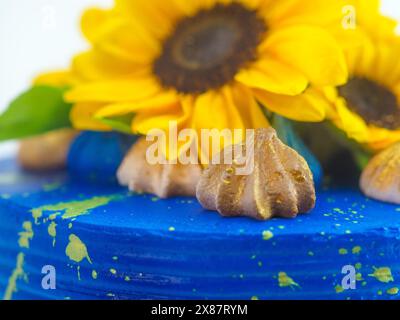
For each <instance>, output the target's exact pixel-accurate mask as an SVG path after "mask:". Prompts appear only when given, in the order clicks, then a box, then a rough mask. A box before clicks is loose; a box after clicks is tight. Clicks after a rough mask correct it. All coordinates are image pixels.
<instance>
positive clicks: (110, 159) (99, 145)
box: [67, 131, 136, 182]
mask: <svg viewBox="0 0 400 320" xmlns="http://www.w3.org/2000/svg"><path fill="white" fill-rule="evenodd" d="M135 139H136V138H135V137H134V136H128V135H124V134H120V133H116V132H92V131H86V132H82V133H81V134H80V135H79V136H78V137H77V138H76V140H75V141H74V142H73V144H72V146H71V148H70V151H69V154H68V160H67V162H68V170H69V172H71V174H72V176H73V177H75V178H84V179H91V180H96V181H99V180H100V181H106V182H109V181H115V174H116V172H117V169H118V167H119V165H120V164H121V162H122V159H123V158H124V156H125V154H126V152H127V151H128V150H129V148H130V147H131V145H132V144H133V142H134V141H135Z"/></svg>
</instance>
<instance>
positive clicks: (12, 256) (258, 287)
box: [0, 160, 400, 299]
mask: <svg viewBox="0 0 400 320" xmlns="http://www.w3.org/2000/svg"><path fill="white" fill-rule="evenodd" d="M0 177H2V178H0V194H1V197H0V221H1V223H0V230H1V232H0V256H1V257H2V259H1V260H0V295H2V298H4V299H26V298H27V299H38V298H39V299H41V298H44V299H156V298H159V299H166V298H170V299H251V298H253V299H256V298H258V299H348V298H351V299H371V298H385V299H388V298H396V297H397V298H398V288H399V287H400V280H399V277H400V263H399V261H400V259H399V255H400V253H399V252H400V250H399V249H400V243H399V241H398V238H399V236H400V212H399V211H398V207H396V206H393V205H388V204H382V203H378V202H374V201H371V200H368V199H366V198H365V197H363V196H362V195H361V194H360V193H358V192H356V191H354V190H352V189H347V190H341V189H337V190H327V191H319V201H318V202H317V206H316V208H315V209H314V211H313V212H311V213H310V214H307V215H302V216H300V217H298V218H297V219H294V220H292V219H273V220H271V221H267V222H262V223H260V222H256V221H251V220H248V219H245V218H231V219H224V218H221V217H220V216H219V215H218V214H217V213H214V212H207V211H204V210H203V209H202V208H201V206H200V205H199V203H198V202H197V201H196V200H195V199H194V198H173V199H168V200H162V201H161V200H160V199H158V198H157V197H153V196H151V195H139V194H131V193H127V192H126V190H124V189H122V188H120V187H118V186H117V185H112V184H99V183H96V182H93V183H90V182H86V183H84V182H82V181H80V182H77V181H73V180H71V179H70V177H68V176H66V175H65V174H62V173H52V174H47V175H41V176H40V177H39V176H33V175H29V174H26V173H23V172H20V171H19V169H18V168H17V167H16V166H15V164H14V161H13V160H10V161H5V162H1V163H0ZM346 265H351V266H354V268H355V270H356V289H355V290H344V289H343V288H342V286H341V284H342V280H343V277H345V274H342V273H341V271H342V268H343V267H344V266H346ZM44 266H53V267H54V268H55V271H56V284H57V287H56V289H55V290H44V289H43V287H42V280H43V278H44V276H45V274H42V268H43V267H44Z"/></svg>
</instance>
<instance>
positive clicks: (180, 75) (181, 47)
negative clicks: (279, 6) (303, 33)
mask: <svg viewBox="0 0 400 320" xmlns="http://www.w3.org/2000/svg"><path fill="white" fill-rule="evenodd" d="M266 29H267V28H266V25H265V22H264V20H262V19H261V18H260V17H259V16H258V15H257V12H256V11H254V10H249V9H247V8H245V7H244V6H242V5H240V4H238V3H233V4H229V5H222V4H218V5H216V6H214V7H213V8H211V9H207V10H202V11H199V12H198V13H197V14H196V15H195V16H193V17H188V18H185V19H183V20H182V21H180V22H179V23H178V24H177V26H176V27H175V31H174V32H173V33H172V35H171V36H170V37H169V38H167V39H166V41H165V42H164V46H163V50H162V54H161V55H160V57H158V59H156V61H155V62H154V66H153V71H154V73H155V75H156V76H157V77H158V79H159V80H160V82H161V84H162V85H163V86H164V87H167V88H174V89H176V90H177V91H179V92H181V93H193V94H197V93H202V92H205V91H207V90H210V89H216V88H219V87H221V86H223V85H224V84H226V83H229V82H230V81H231V80H232V79H233V77H234V76H235V74H236V73H237V72H238V71H239V69H240V68H242V67H244V66H245V65H246V64H247V63H249V62H251V61H254V60H255V59H256V57H257V46H258V45H259V44H260V42H261V41H262V38H263V36H264V33H265V32H266Z"/></svg>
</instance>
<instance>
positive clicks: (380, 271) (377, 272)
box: [369, 267, 394, 283]
mask: <svg viewBox="0 0 400 320" xmlns="http://www.w3.org/2000/svg"><path fill="white" fill-rule="evenodd" d="M369 276H370V277H374V278H375V279H376V280H378V281H380V282H383V283H389V282H393V281H394V279H393V276H392V270H390V268H388V267H382V268H375V267H374V273H373V274H369Z"/></svg>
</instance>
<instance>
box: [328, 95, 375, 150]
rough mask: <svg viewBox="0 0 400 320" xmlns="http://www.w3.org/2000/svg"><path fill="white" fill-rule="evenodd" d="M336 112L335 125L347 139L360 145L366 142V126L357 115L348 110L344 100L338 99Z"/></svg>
mask: <svg viewBox="0 0 400 320" xmlns="http://www.w3.org/2000/svg"><path fill="white" fill-rule="evenodd" d="M336 112H337V115H338V119H337V120H336V121H335V123H336V125H337V126H338V127H339V128H341V129H342V130H344V131H345V132H346V134H347V135H348V137H349V138H352V139H354V140H356V141H358V142H361V143H364V142H366V141H368V126H367V124H366V123H365V121H364V120H363V119H362V118H361V117H360V116H359V115H357V114H355V113H354V112H352V111H350V110H349V108H348V107H347V105H346V102H345V101H344V99H342V98H338V101H337V102H336Z"/></svg>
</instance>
